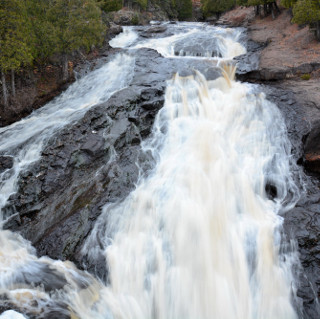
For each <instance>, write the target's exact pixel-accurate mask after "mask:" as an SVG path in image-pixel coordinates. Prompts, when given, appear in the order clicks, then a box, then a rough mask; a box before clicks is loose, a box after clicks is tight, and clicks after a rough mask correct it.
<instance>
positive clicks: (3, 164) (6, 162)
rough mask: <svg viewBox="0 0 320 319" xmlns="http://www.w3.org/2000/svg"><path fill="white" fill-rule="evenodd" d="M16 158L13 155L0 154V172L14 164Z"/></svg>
mask: <svg viewBox="0 0 320 319" xmlns="http://www.w3.org/2000/svg"><path fill="white" fill-rule="evenodd" d="M13 161H14V158H13V157H12V156H6V155H1V156H0V174H1V173H3V172H4V171H5V170H7V169H9V168H11V167H12V166H13Z"/></svg>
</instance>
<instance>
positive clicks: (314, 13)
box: [292, 0, 320, 41]
mask: <svg viewBox="0 0 320 319" xmlns="http://www.w3.org/2000/svg"><path fill="white" fill-rule="evenodd" d="M292 22H294V23H298V24H304V23H308V24H309V25H310V26H311V27H315V31H316V37H317V39H318V40H319V41H320V0H299V1H297V2H296V3H295V4H294V6H293V18H292Z"/></svg>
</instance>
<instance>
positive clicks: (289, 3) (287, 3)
mask: <svg viewBox="0 0 320 319" xmlns="http://www.w3.org/2000/svg"><path fill="white" fill-rule="evenodd" d="M296 2H297V0H281V4H282V5H283V6H284V7H285V8H292V7H293V5H294V4H295V3H296Z"/></svg>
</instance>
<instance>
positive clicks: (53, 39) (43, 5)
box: [26, 0, 58, 65]
mask: <svg viewBox="0 0 320 319" xmlns="http://www.w3.org/2000/svg"><path fill="white" fill-rule="evenodd" d="M26 3H27V13H28V18H29V21H30V35H31V36H30V47H31V48H32V54H33V56H34V59H35V60H36V62H37V63H38V64H39V65H42V64H45V63H46V62H47V58H48V57H49V56H50V55H52V54H53V53H54V52H55V51H56V50H57V43H58V40H57V33H56V29H55V27H54V25H53V24H52V22H51V21H50V19H49V12H50V8H51V7H52V5H51V3H50V1H48V0H27V1H26Z"/></svg>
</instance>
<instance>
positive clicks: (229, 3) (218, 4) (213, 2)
mask: <svg viewBox="0 0 320 319" xmlns="http://www.w3.org/2000/svg"><path fill="white" fill-rule="evenodd" d="M201 3H202V11H203V14H204V16H205V17H209V16H211V15H213V14H218V15H220V14H221V13H223V12H225V11H227V10H230V9H231V8H232V7H233V6H234V4H235V3H234V0H201Z"/></svg>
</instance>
